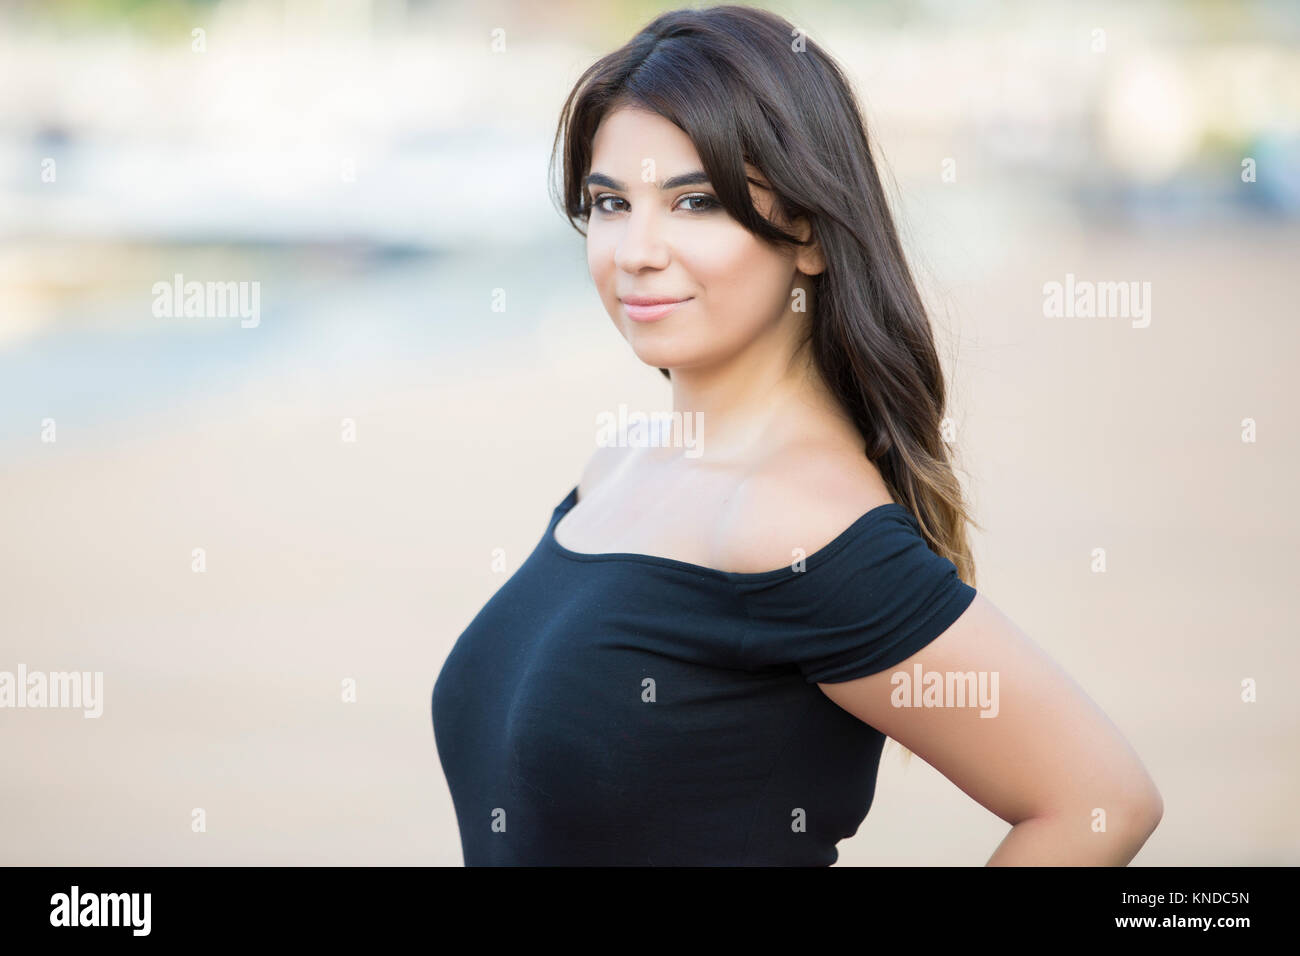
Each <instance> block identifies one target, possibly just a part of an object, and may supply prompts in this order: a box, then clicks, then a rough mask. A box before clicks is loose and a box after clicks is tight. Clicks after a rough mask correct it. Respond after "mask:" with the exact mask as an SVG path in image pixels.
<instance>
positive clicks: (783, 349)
mask: <svg viewBox="0 0 1300 956" xmlns="http://www.w3.org/2000/svg"><path fill="white" fill-rule="evenodd" d="M792 324H793V323H792ZM778 329H779V326H778ZM671 372H672V388H673V411H674V412H680V413H681V414H682V416H683V418H686V417H687V416H690V417H691V418H692V420H693V421H694V422H697V423H698V424H699V425H700V426H701V428H700V434H699V435H698V437H699V438H700V439H701V444H702V449H703V454H704V457H705V458H706V459H707V460H709V461H711V462H714V463H718V464H722V463H725V462H730V461H736V460H740V459H749V458H759V457H762V456H763V453H764V451H765V450H766V449H768V448H769V447H775V446H776V445H778V444H780V443H781V442H782V440H783V439H785V438H787V437H791V436H793V435H796V434H799V433H800V432H804V433H808V432H810V431H811V429H812V428H813V427H818V426H821V427H818V430H819V431H824V430H825V427H824V425H825V423H827V422H832V420H833V427H835V428H836V429H838V430H840V431H841V433H842V434H844V435H845V436H852V435H855V434H856V430H855V429H853V425H852V422H850V421H849V419H848V418H847V416H845V415H844V413H843V412H842V411H841V410H840V408H839V404H838V402H836V401H835V398H834V396H833V395H832V394H831V392H830V390H829V389H828V388H827V387H826V385H825V383H824V382H823V381H822V378H821V376H820V375H819V374H817V371H816V369H815V367H814V366H813V364H812V359H811V355H810V353H809V350H808V349H803V350H801V351H800V352H799V353H798V354H797V355H796V354H795V349H794V340H793V339H790V338H789V337H786V338H785V340H783V341H782V342H781V346H780V347H776V345H775V344H774V343H772V342H769V341H765V340H764V339H763V338H762V337H760V339H759V340H757V341H755V342H753V343H751V344H750V345H749V347H747V348H746V349H745V350H744V351H742V352H741V353H740V354H738V355H735V356H732V357H731V358H730V359H728V361H726V362H724V363H719V364H716V365H708V366H692V367H689V368H674V369H672V370H671ZM814 422H815V423H816V425H814V424H813V423H814ZM850 440H854V441H859V440H858V439H856V438H850Z"/></svg>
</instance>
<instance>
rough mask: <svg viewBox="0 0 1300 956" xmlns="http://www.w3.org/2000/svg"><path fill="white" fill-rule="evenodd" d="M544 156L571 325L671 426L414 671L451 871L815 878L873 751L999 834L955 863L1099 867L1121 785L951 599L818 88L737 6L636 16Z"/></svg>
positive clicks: (1117, 744) (948, 553) (1030, 672)
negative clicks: (599, 346)
mask: <svg viewBox="0 0 1300 956" xmlns="http://www.w3.org/2000/svg"><path fill="white" fill-rule="evenodd" d="M561 139H562V140H563V148H562V157H563V169H562V177H561V181H560V183H559V188H560V190H561V191H562V200H563V203H564V206H565V209H566V211H567V213H568V216H569V218H570V221H571V222H573V223H574V225H575V228H579V225H578V224H579V223H581V224H582V226H585V233H584V235H585V237H586V245H587V258H588V264H589V267H590V272H591V276H592V279H593V280H594V283H595V286H596V290H597V292H598V293H599V295H600V298H601V301H602V302H603V304H604V306H605V309H606V311H608V313H609V315H610V317H611V318H612V319H613V322H614V324H615V326H616V327H617V329H618V330H619V332H620V333H622V335H623V336H624V337H625V338H626V339H627V342H628V344H629V345H630V346H631V348H632V350H633V352H635V354H636V356H637V357H638V358H639V359H640V360H641V361H643V362H645V363H646V364H647V365H648V366H651V367H654V368H658V369H660V370H661V371H662V372H663V374H664V375H666V376H667V377H668V380H669V382H670V383H671V387H672V396H673V407H674V411H676V412H681V413H683V414H684V415H686V416H691V418H690V420H691V421H697V422H702V424H703V426H704V427H703V431H702V434H700V435H698V436H697V437H698V438H700V439H701V442H700V444H699V445H698V446H697V447H695V448H693V449H692V450H691V451H690V452H689V453H688V452H687V451H684V450H683V447H682V444H683V443H682V442H681V441H680V439H682V437H683V433H682V432H681V431H677V432H675V435H676V438H677V439H678V441H677V443H676V444H674V443H672V442H669V443H667V444H663V443H654V444H651V443H646V445H645V447H633V448H626V447H617V446H611V447H606V448H601V449H599V450H597V452H596V453H595V454H594V455H593V456H592V458H591V460H590V462H589V463H588V465H587V467H586V469H585V471H584V473H583V474H582V476H581V479H580V481H579V483H578V485H577V486H576V487H575V488H573V489H572V490H571V491H570V492H569V494H568V495H567V496H566V497H565V498H564V500H563V501H561V502H560V504H559V505H558V506H557V507H556V509H555V511H554V512H553V514H552V516H551V521H550V525H549V527H548V528H547V530H546V532H545V535H544V536H543V538H542V540H541V542H540V543H539V544H538V545H537V547H536V549H535V550H534V551H533V553H532V554H531V555H530V556H529V557H528V559H527V560H526V562H525V563H524V564H523V565H522V566H521V567H520V568H519V569H518V570H517V571H516V572H515V574H514V575H513V576H512V577H511V578H510V579H509V581H507V582H506V584H505V585H503V586H502V587H501V589H500V590H499V591H498V592H497V593H496V594H495V595H494V596H493V597H492V599H491V600H490V601H489V602H488V604H487V605H486V606H485V607H484V608H483V610H482V611H481V612H480V613H479V615H478V616H477V617H476V618H475V619H474V621H473V622H472V623H471V625H470V626H469V628H468V629H467V630H466V631H465V633H464V634H463V635H461V637H460V639H459V640H458V641H457V643H456V645H455V647H454V648H453V649H452V652H451V654H450V655H449V656H448V658H447V661H446V663H445V664H444V665H443V668H442V671H441V673H440V674H439V676H438V679H437V682H436V684H435V686H434V692H433V701H432V703H433V723H434V732H435V739H436V745H437V749H438V754H439V757H440V759H441V761H442V766H443V769H444V772H445V774H446V777H447V781H448V784H449V787H450V791H451V795H452V798H453V802H454V804H455V808H456V815H457V819H458V822H459V826H460V835H461V843H462V848H463V851H464V859H465V863H466V864H467V865H485V864H486V865H542V866H545V865H584V864H590V865H633V866H636V865H641V866H648V865H827V864H830V863H833V862H834V861H835V860H836V858H837V855H838V851H837V850H836V843H837V842H838V841H839V840H841V839H843V838H845V837H848V836H851V835H852V834H853V833H854V832H856V830H857V828H858V826H859V825H860V824H861V822H862V820H863V819H864V818H865V816H866V814H867V811H868V809H869V808H870V805H871V802H872V797H873V793H874V788H875V780H876V771H877V769H878V765H879V759H880V754H881V749H882V746H883V743H884V739H885V737H886V736H889V737H892V738H894V739H895V740H896V741H898V742H899V743H900V744H902V745H903V746H905V747H906V748H909V749H910V750H912V751H915V752H916V753H919V754H920V755H921V756H922V757H923V758H924V759H925V760H926V761H927V762H928V763H930V764H931V765H932V766H934V767H935V768H937V769H938V770H939V771H940V772H942V773H943V774H944V775H945V776H946V777H948V779H950V780H952V781H953V783H955V784H956V785H957V786H959V787H961V788H962V789H963V790H964V791H965V792H966V793H968V794H969V795H970V796H971V797H972V798H973V799H975V800H977V801H978V802H979V803H980V804H982V805H983V806H985V807H986V808H988V809H989V810H990V811H992V812H993V813H996V814H997V815H998V816H1000V817H1001V818H1002V819H1004V820H1006V821H1007V822H1008V823H1009V824H1011V825H1012V828H1011V831H1010V832H1009V833H1008V835H1007V836H1006V838H1005V839H1004V840H1003V841H1002V843H1001V844H1000V845H999V846H998V847H997V849H996V850H995V852H994V853H993V855H992V857H991V858H990V859H989V860H988V863H989V864H1019V865H1025V864H1029V865H1041V864H1102V865H1123V864H1125V863H1127V862H1128V861H1129V860H1131V859H1132V858H1133V856H1134V855H1135V854H1136V853H1137V852H1138V850H1139V849H1140V848H1141V846H1142V844H1143V843H1144V842H1145V841H1146V839H1147V837H1148V836H1149V835H1150V834H1151V832H1152V831H1153V830H1154V828H1155V826H1156V824H1157V823H1158V821H1159V819H1160V816H1161V812H1162V806H1161V799H1160V796H1159V794H1158V792H1157V790H1156V788H1155V786H1154V784H1153V782H1152V780H1151V779H1150V777H1149V776H1148V774H1147V772H1146V771H1145V769H1144V768H1143V766H1142V764H1141V762H1140V761H1139V759H1138V758H1137V756H1136V755H1135V754H1134V752H1133V751H1132V749H1131V748H1130V747H1129V745H1128V744H1127V743H1126V741H1125V740H1124V738H1123V737H1122V736H1121V734H1120V733H1119V731H1118V730H1117V729H1116V728H1115V726H1114V725H1113V724H1112V723H1111V722H1110V721H1109V720H1108V719H1107V718H1106V717H1105V715H1104V714H1102V713H1101V712H1100V711H1099V710H1098V708H1097V707H1096V705H1094V704H1093V702H1092V701H1091V700H1089V698H1088V697H1087V696H1085V695H1084V693H1083V692H1082V691H1081V690H1080V689H1079V688H1078V687H1077V686H1076V685H1075V684H1074V683H1073V682H1072V681H1071V680H1070V679H1069V678H1068V677H1067V676H1066V675H1065V674H1064V673H1062V672H1061V671H1060V670H1059V669H1058V668H1057V667H1056V666H1055V665H1054V664H1053V662H1052V661H1051V660H1049V659H1048V658H1047V657H1046V656H1045V655H1044V654H1043V653H1042V652H1041V651H1040V650H1039V649H1038V648H1037V647H1036V646H1035V645H1034V644H1033V643H1032V642H1031V641H1030V640H1029V639H1028V638H1027V637H1026V636H1025V635H1024V634H1023V633H1022V632H1021V631H1020V630H1019V629H1018V628H1017V627H1016V626H1015V625H1014V624H1013V623H1012V622H1011V621H1009V620H1008V619H1007V618H1006V617H1005V616H1004V615H1003V614H1002V613H1000V612H999V611H998V610H997V608H996V607H995V606H994V605H993V604H992V603H991V602H989V601H988V600H987V598H985V597H984V595H983V594H981V593H977V592H976V591H975V589H974V587H973V583H974V568H973V564H972V560H971V555H970V550H969V547H968V545H967V540H966V534H965V524H966V522H967V521H968V520H969V519H968V517H967V515H966V513H965V509H964V506H963V502H962V494H961V489H960V486H959V483H958V481H957V480H956V478H955V476H954V474H953V471H952V468H951V465H950V463H949V459H948V450H947V446H946V444H945V440H944V436H943V433H942V427H941V421H942V419H943V416H944V414H945V405H944V391H945V389H944V382H943V376H942V372H941V369H940V365H939V362H938V360H937V357H936V353H935V347H934V343H933V339H932V334H931V331H930V327H929V324H928V321H927V318H926V315H925V312H924V310H923V307H922V304H921V301H920V297H919V296H918V294H917V290H916V288H915V285H914V283H913V281H912V278H911V275H910V273H909V270H908V267H907V265H906V263H905V261H904V257H903V254H902V252H901V249H900V245H899V241H898V237H897V235H896V233H895V228H894V225H893V222H892V219H891V216H890V212H889V209H888V206H887V203H886V199H885V195H884V193H883V191H882V189H881V185H880V180H879V177H878V175H877V172H876V168H875V165H874V162H873V160H872V156H871V149H870V146H869V144H868V141H867V138H866V134H865V131H864V128H863V124H862V120H861V118H860V113H859V108H858V105H857V103H856V102H855V99H854V96H853V93H852V92H851V89H850V87H849V84H848V83H847V82H846V81H845V79H844V76H843V74H842V73H841V72H840V70H839V68H838V67H837V66H836V65H835V63H834V62H833V61H832V60H831V58H830V57H829V56H827V54H826V53H825V52H823V51H822V50H821V49H820V48H819V47H818V46H817V45H816V44H815V43H813V42H812V41H811V40H808V39H807V38H805V37H801V36H800V35H799V34H798V32H797V31H795V30H794V28H793V27H792V26H791V24H789V23H788V22H786V21H785V20H783V19H781V18H780V17H778V16H775V15H773V14H771V13H767V12H764V11H761V10H756V9H750V8H746V7H738V6H722V7H713V8H708V9H702V10H680V11H674V12H671V13H666V14H664V15H662V16H660V17H658V18H657V19H655V20H654V21H653V22H652V23H650V24H649V26H647V27H646V28H645V29H644V30H643V31H642V32H640V33H639V34H638V35H637V36H635V37H634V38H633V39H632V40H631V42H629V43H628V44H627V45H626V46H624V47H623V48H622V49H620V50H617V51H616V52H614V53H612V54H610V55H608V56H606V57H604V58H603V59H601V60H600V61H598V62H597V63H595V64H594V65H593V66H592V67H591V68H590V69H588V70H587V71H586V73H585V74H584V75H583V76H582V78H581V79H580V80H579V82H578V84H577V86H576V87H575V89H574V90H573V92H572V93H571V94H570V96H569V99H568V101H567V102H566V104H565V106H564V110H563V113H562V115H561V119H560V128H559V130H558V131H557V135H556V144H557V154H559V153H560V149H559V144H560V142H561ZM579 231H580V232H583V229H582V228H579Z"/></svg>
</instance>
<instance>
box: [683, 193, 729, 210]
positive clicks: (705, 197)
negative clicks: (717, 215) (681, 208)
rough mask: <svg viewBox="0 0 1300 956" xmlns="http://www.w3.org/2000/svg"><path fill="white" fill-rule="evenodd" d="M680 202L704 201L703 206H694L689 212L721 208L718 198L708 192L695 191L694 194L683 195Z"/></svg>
mask: <svg viewBox="0 0 1300 956" xmlns="http://www.w3.org/2000/svg"><path fill="white" fill-rule="evenodd" d="M682 202H684V203H688V202H703V203H704V205H703V206H696V207H694V208H692V209H691V210H690V211H691V212H711V211H713V210H714V209H721V208H722V203H720V202H718V200H716V199H714V198H713V197H712V196H710V195H709V194H708V193H695V194H694V195H691V196H684V197H683V198H682Z"/></svg>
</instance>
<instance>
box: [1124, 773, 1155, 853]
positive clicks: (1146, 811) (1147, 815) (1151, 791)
mask: <svg viewBox="0 0 1300 956" xmlns="http://www.w3.org/2000/svg"><path fill="white" fill-rule="evenodd" d="M1138 792H1139V795H1138V796H1136V797H1132V798H1130V799H1128V800H1125V801H1124V803H1123V806H1124V820H1123V826H1124V829H1125V831H1126V832H1128V833H1129V834H1131V835H1132V838H1133V840H1134V842H1135V843H1136V845H1137V846H1138V847H1141V846H1142V844H1144V843H1146V841H1147V840H1148V839H1149V838H1150V836H1151V834H1152V833H1154V832H1155V830H1156V827H1158V826H1159V825H1160V821H1161V819H1163V818H1164V815H1165V801H1164V798H1163V797H1162V796H1161V795H1160V791H1159V790H1158V789H1156V785H1155V782H1154V781H1152V780H1151V779H1150V778H1149V777H1148V778H1147V779H1146V780H1145V781H1144V782H1143V786H1142V787H1141V789H1140V790H1139V791H1138Z"/></svg>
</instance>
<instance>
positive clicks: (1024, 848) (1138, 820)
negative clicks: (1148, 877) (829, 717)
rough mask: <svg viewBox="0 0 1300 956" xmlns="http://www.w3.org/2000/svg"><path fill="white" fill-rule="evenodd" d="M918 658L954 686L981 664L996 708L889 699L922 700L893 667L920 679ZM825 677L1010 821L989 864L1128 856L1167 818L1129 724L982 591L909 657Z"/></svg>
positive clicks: (1116, 862) (872, 719) (864, 715)
mask: <svg viewBox="0 0 1300 956" xmlns="http://www.w3.org/2000/svg"><path fill="white" fill-rule="evenodd" d="M918 664H919V665H920V666H921V674H922V675H923V676H924V675H926V674H928V673H930V672H936V673H938V674H940V675H942V676H943V678H944V685H945V686H947V684H948V678H949V675H958V674H966V673H968V672H974V677H975V679H976V681H977V682H978V679H979V678H980V675H981V674H983V675H984V679H985V684H984V687H985V689H986V691H988V692H989V695H988V698H987V700H989V701H992V703H993V704H995V705H996V710H994V707H991V706H987V703H986V704H985V706H981V704H980V703H979V702H978V701H975V702H972V701H970V700H967V702H966V703H967V706H953V704H954V703H956V701H955V700H954V699H952V698H950V697H948V696H947V695H945V697H944V698H943V699H944V701H945V706H941V707H925V706H896V703H895V701H894V700H891V697H892V698H895V699H897V700H900V701H901V700H902V699H903V698H902V695H903V693H904V691H907V692H908V694H907V698H906V699H907V700H909V701H910V700H912V699H913V698H912V695H911V692H910V686H909V685H903V684H902V683H900V682H899V681H898V680H897V679H895V678H894V675H896V674H900V673H905V674H906V675H907V676H908V678H909V680H910V679H911V678H913V677H914V676H915V673H916V671H915V668H916V665H918ZM994 674H996V675H997V676H996V683H994V678H993V675H994ZM818 686H819V687H820V688H821V689H822V691H823V692H824V693H825V694H826V696H827V697H829V698H830V699H831V700H833V701H834V702H835V703H836V704H838V705H839V706H840V707H842V708H844V709H845V710H846V711H848V712H849V713H851V714H853V715H854V716H855V717H857V718H859V719H860V720H863V721H865V722H866V723H868V724H870V725H871V726H872V727H875V728H876V729H877V730H879V731H881V732H882V733H884V734H887V735H888V736H890V737H893V738H894V739H895V740H897V741H898V742H899V743H900V744H902V745H903V746H905V747H907V748H908V749H909V750H912V751H913V752H915V753H916V754H917V755H919V756H920V757H921V758H922V759H924V760H925V761H926V763H928V764H930V765H931V766H932V767H934V768H935V769H936V770H938V771H939V772H940V773H942V774H943V775H944V776H945V777H947V778H948V779H949V780H951V781H952V782H953V783H955V784H956V785H957V786H958V787H960V788H961V789H962V790H964V791H965V792H966V793H967V794H969V795H970V796H971V797H972V798H973V799H974V800H976V801H977V802H979V803H980V804H981V805H982V806H984V807H986V808H987V809H988V810H989V811H991V812H992V813H995V814H997V815H998V816H999V817H1001V818H1002V819H1003V820H1005V821H1007V822H1008V823H1010V824H1012V829H1011V832H1010V833H1008V834H1007V836H1006V838H1005V839H1004V840H1003V841H1002V843H1001V844H999V845H998V848H997V849H996V850H995V851H994V853H993V855H992V857H990V859H989V861H988V865H989V866H1006V865H1018V866H1026V865H1027V866H1050V865H1065V866H1123V865H1125V864H1127V863H1128V862H1129V861H1130V860H1131V859H1133V857H1134V856H1135V855H1136V854H1137V852H1138V850H1140V849H1141V848H1142V844H1144V843H1145V842H1146V840H1147V838H1148V837H1149V836H1150V835H1151V833H1152V831H1153V830H1155V828H1156V825H1157V824H1158V823H1159V822H1160V817H1161V814H1162V812H1163V804H1162V801H1161V798H1160V793H1159V791H1158V790H1157V789H1156V786H1155V783H1154V782H1153V781H1152V779H1151V777H1150V775H1149V774H1148V773H1147V771H1146V768H1145V767H1143V766H1142V762H1141V760H1139V759H1138V756H1137V754H1136V753H1134V751H1133V748H1132V747H1130V746H1129V744H1128V741H1126V740H1125V739H1124V736H1123V735H1122V734H1121V733H1120V732H1119V729H1118V728H1116V726H1115V725H1114V724H1113V723H1111V721H1110V720H1109V719H1108V718H1107V717H1106V715H1105V714H1104V713H1102V711H1101V709H1100V708H1098V707H1097V705H1096V704H1095V703H1093V701H1092V700H1091V699H1089V697H1088V696H1087V695H1086V694H1085V693H1084V692H1083V691H1082V690H1081V689H1080V688H1079V686H1078V685H1077V684H1075V683H1074V681H1072V680H1071V679H1070V678H1069V676H1068V675H1066V674H1065V672H1064V671H1062V670H1061V669H1060V668H1059V667H1058V666H1057V665H1056V664H1055V663H1054V662H1053V661H1052V660H1051V659H1050V658H1049V657H1048V656H1047V655H1046V654H1044V653H1043V651H1042V650H1040V649H1039V648H1038V647H1037V646H1036V645H1035V644H1034V643H1033V642H1032V641H1030V639H1029V638H1028V637H1027V636H1026V635H1025V634H1024V632H1022V631H1021V630H1020V629H1019V628H1018V627H1016V625H1015V624H1014V623H1012V622H1011V621H1010V620H1009V619H1008V618H1007V617H1006V616H1005V615H1004V614H1002V612H1001V611H999V610H998V609H997V608H996V607H995V606H994V605H993V604H992V603H990V602H989V601H987V600H985V598H984V596H983V594H977V595H976V597H975V600H974V602H972V604H971V606H970V607H969V608H967V609H966V612H965V613H964V614H963V615H962V616H961V617H960V618H958V619H957V621H956V622H955V623H954V624H953V625H952V626H951V627H949V628H948V630H947V631H945V632H944V633H943V634H942V635H940V636H939V637H938V638H936V639H935V640H934V641H932V642H931V643H930V644H929V645H927V646H926V647H924V648H922V649H921V650H920V651H919V652H918V653H916V654H914V655H913V656H912V657H910V658H908V659H907V660H906V661H904V662H903V663H901V664H898V665H897V666H895V667H891V668H889V669H888V670H886V671H882V672H881V673H879V674H872V675H870V676H869V677H860V678H858V679H856V680H851V681H845V682H843V683H836V684H818ZM922 686H924V685H922ZM976 686H978V683H977V684H976ZM994 690H996V693H993V691H994ZM981 710H984V711H985V712H988V713H990V714H992V716H987V717H983V716H980V714H981Z"/></svg>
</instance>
